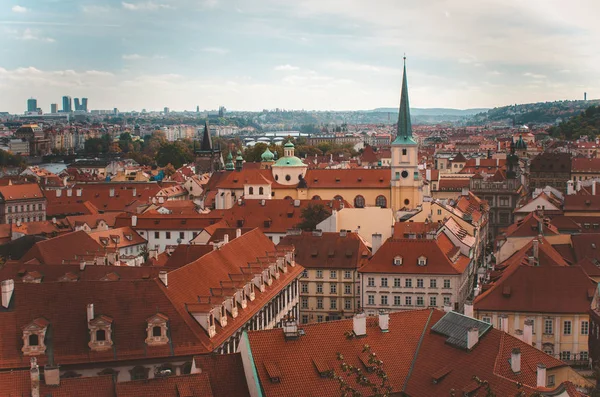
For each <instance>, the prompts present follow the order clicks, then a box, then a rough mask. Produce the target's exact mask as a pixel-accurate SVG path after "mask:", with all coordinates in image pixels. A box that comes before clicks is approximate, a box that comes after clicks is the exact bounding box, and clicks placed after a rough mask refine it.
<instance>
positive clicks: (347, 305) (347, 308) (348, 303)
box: [344, 299, 352, 310]
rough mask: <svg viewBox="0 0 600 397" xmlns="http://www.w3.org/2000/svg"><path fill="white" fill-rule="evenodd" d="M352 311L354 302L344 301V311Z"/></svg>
mask: <svg viewBox="0 0 600 397" xmlns="http://www.w3.org/2000/svg"><path fill="white" fill-rule="evenodd" d="M350 309H352V301H351V300H350V299H344V310H350Z"/></svg>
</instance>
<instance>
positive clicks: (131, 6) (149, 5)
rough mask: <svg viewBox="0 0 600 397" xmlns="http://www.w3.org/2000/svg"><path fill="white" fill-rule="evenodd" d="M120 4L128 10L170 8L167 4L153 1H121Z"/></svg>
mask: <svg viewBox="0 0 600 397" xmlns="http://www.w3.org/2000/svg"><path fill="white" fill-rule="evenodd" d="M121 5H122V6H123V8H124V9H126V10H130V11H157V10H164V9H172V8H173V7H171V6H170V5H169V4H162V3H155V2H153V1H146V2H139V3H126V2H122V3H121Z"/></svg>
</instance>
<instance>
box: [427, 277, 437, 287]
mask: <svg viewBox="0 0 600 397" xmlns="http://www.w3.org/2000/svg"><path fill="white" fill-rule="evenodd" d="M429 288H437V280H436V279H435V278H432V279H431V280H429Z"/></svg>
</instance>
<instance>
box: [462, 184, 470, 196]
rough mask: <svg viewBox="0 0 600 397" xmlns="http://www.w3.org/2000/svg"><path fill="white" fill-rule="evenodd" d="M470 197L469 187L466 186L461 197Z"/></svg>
mask: <svg viewBox="0 0 600 397" xmlns="http://www.w3.org/2000/svg"><path fill="white" fill-rule="evenodd" d="M468 195H469V187H468V186H465V187H463V188H462V192H461V196H468Z"/></svg>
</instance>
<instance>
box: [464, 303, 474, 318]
mask: <svg viewBox="0 0 600 397" xmlns="http://www.w3.org/2000/svg"><path fill="white" fill-rule="evenodd" d="M464 314H465V316H467V317H471V318H473V302H471V301H466V302H465V308H464Z"/></svg>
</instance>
